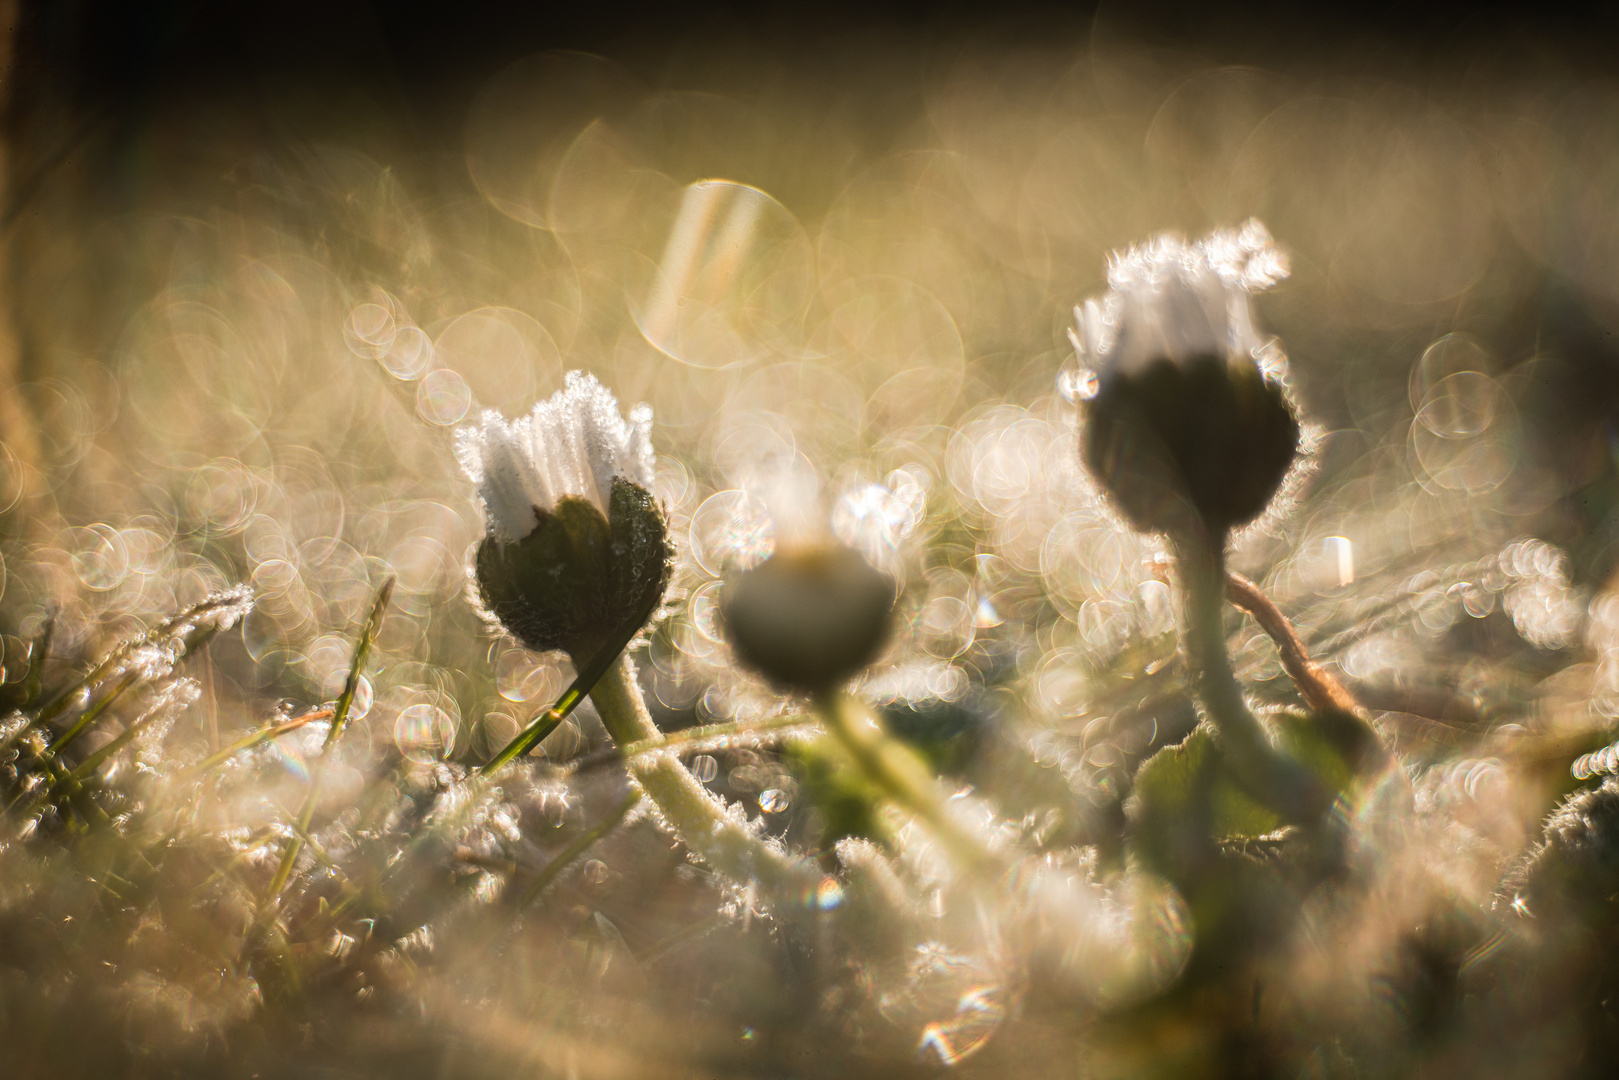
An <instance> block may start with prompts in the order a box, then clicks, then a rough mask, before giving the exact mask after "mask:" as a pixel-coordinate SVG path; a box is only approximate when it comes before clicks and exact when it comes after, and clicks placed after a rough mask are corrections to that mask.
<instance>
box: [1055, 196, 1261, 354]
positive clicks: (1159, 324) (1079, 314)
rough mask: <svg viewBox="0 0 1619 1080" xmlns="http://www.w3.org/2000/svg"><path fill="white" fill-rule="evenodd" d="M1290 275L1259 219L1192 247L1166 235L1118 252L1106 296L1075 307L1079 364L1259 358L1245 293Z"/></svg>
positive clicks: (1074, 332)
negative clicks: (1213, 357)
mask: <svg viewBox="0 0 1619 1080" xmlns="http://www.w3.org/2000/svg"><path fill="white" fill-rule="evenodd" d="M1287 272H1288V271H1287V259H1286V256H1284V255H1283V254H1282V253H1281V252H1280V251H1279V250H1277V248H1276V246H1275V244H1274V243H1272V241H1271V238H1270V233H1269V232H1267V231H1266V229H1265V226H1264V225H1262V224H1260V223H1259V222H1258V221H1256V220H1249V221H1248V222H1247V223H1245V224H1244V225H1243V226H1242V228H1240V229H1238V230H1235V231H1232V230H1228V229H1222V230H1217V231H1215V232H1213V233H1211V234H1210V235H1209V236H1207V237H1205V238H1204V239H1203V240H1201V241H1199V242H1197V243H1195V244H1188V243H1187V242H1186V241H1185V240H1183V239H1181V238H1180V237H1179V236H1176V235H1175V234H1173V233H1163V234H1161V235H1159V236H1156V237H1154V238H1153V239H1151V240H1149V241H1147V242H1146V243H1145V244H1140V245H1137V246H1135V247H1131V248H1127V249H1125V250H1123V251H1120V252H1115V253H1114V255H1113V257H1112V259H1111V261H1110V263H1109V266H1108V275H1107V277H1108V286H1109V288H1108V292H1107V294H1106V295H1105V296H1103V297H1102V299H1101V300H1100V301H1097V300H1087V301H1086V302H1085V303H1084V304H1082V305H1080V306H1078V307H1075V308H1074V319H1075V323H1076V325H1075V328H1074V329H1073V330H1070V331H1069V334H1068V336H1069V339H1070V340H1071V341H1072V342H1073V344H1074V349H1075V351H1076V352H1077V353H1078V354H1079V358H1080V361H1081V362H1082V363H1085V364H1088V365H1093V366H1098V367H1104V366H1105V367H1109V368H1113V369H1116V370H1119V371H1123V372H1134V371H1137V370H1139V369H1141V368H1143V367H1145V366H1146V365H1147V364H1150V363H1151V362H1153V361H1154V360H1158V359H1161V358H1164V357H1167V358H1169V359H1171V360H1174V361H1176V362H1178V363H1179V362H1184V361H1187V360H1191V359H1193V358H1195V357H1200V356H1208V355H1211V354H1213V355H1216V356H1227V357H1233V356H1255V355H1256V354H1257V353H1258V351H1259V350H1260V349H1261V348H1262V346H1263V345H1264V341H1263V339H1261V337H1260V336H1259V334H1258V332H1257V331H1256V330H1255V328H1254V323H1253V312H1252V309H1251V308H1250V306H1249V303H1248V294H1249V293H1253V292H1259V291H1261V290H1263V289H1267V288H1269V287H1270V286H1271V285H1274V284H1275V283H1276V282H1278V281H1280V280H1281V279H1282V278H1284V277H1286V276H1287Z"/></svg>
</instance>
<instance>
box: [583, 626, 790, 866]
mask: <svg viewBox="0 0 1619 1080" xmlns="http://www.w3.org/2000/svg"><path fill="white" fill-rule="evenodd" d="M590 700H591V701H592V702H594V703H595V705H596V712H597V714H598V715H600V716H601V721H602V726H603V727H605V728H606V729H607V733H608V734H609V735H611V736H612V737H613V741H614V742H616V743H618V745H619V746H631V745H633V744H635V743H644V742H648V741H650V740H653V739H657V738H660V737H661V735H660V732H659V731H658V728H657V725H656V724H654V723H653V722H652V715H651V714H650V713H649V712H647V707H646V702H645V701H643V700H642V698H641V689H640V687H639V686H637V685H636V682H635V665H634V663H633V661H631V660H630V658H629V657H628V656H620V657H619V658H618V660H617V661H615V662H614V663H613V664H612V665H611V666H610V667H609V668H608V669H607V670H606V672H604V673H603V675H602V677H601V679H600V680H599V681H598V682H597V683H596V685H595V687H594V688H593V689H592V690H591V691H590ZM628 764H629V770H630V776H631V777H633V778H634V780H635V782H636V783H637V784H638V785H640V787H641V790H642V791H644V792H646V794H647V797H648V798H650V799H651V800H652V801H653V803H654V804H656V805H657V807H658V810H659V811H660V812H662V814H663V817H664V820H665V821H667V822H668V823H669V825H670V826H671V827H673V829H674V831H675V832H676V833H677V834H678V835H679V836H680V839H681V840H682V841H684V842H685V844H686V846H687V847H688V848H690V849H691V850H692V851H693V852H694V853H696V855H697V856H698V858H700V859H702V860H703V861H704V862H706V863H707V864H708V865H709V866H711V867H713V868H714V869H715V870H717V871H719V872H720V873H722V874H724V875H725V876H727V877H729V878H731V879H732V880H734V881H737V882H742V883H746V882H750V881H758V882H759V883H760V884H761V885H763V886H764V887H765V888H766V889H768V890H770V891H772V892H775V893H777V894H778V895H780V894H783V893H787V892H796V891H800V890H803V889H806V888H810V887H813V886H814V885H816V884H818V883H819V882H820V879H821V875H820V874H819V873H817V872H815V871H814V870H812V869H811V868H810V867H808V866H806V865H805V864H803V863H802V862H799V861H798V860H796V859H793V858H790V857H789V856H787V855H786V854H784V853H783V852H781V851H779V850H777V849H776V848H774V847H771V846H770V845H769V844H767V843H765V841H764V840H762V839H761V838H760V837H759V836H758V835H757V834H755V833H754V832H753V831H752V830H750V829H749V828H748V827H747V824H746V823H745V822H743V821H739V820H738V819H736V818H733V817H732V816H731V815H730V814H728V813H726V811H725V808H724V807H723V806H721V805H720V803H719V802H718V801H717V800H716V799H715V798H714V796H713V795H711V794H710V793H709V791H708V789H707V788H705V787H703V785H702V784H701V783H699V782H698V780H697V778H696V777H694V776H692V774H691V773H690V772H689V771H688V770H687V769H686V766H684V765H682V764H681V762H680V759H679V758H678V757H677V756H675V754H674V753H673V752H672V751H665V752H663V753H650V754H645V755H639V756H637V757H634V758H632V759H631V760H630V761H629V763H628Z"/></svg>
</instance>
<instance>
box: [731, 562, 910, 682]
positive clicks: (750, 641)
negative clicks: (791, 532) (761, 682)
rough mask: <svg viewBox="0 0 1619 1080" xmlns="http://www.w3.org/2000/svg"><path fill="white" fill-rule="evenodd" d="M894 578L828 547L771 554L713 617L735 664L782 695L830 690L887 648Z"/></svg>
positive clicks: (741, 578) (743, 577) (741, 577)
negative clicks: (733, 653) (756, 674)
mask: <svg viewBox="0 0 1619 1080" xmlns="http://www.w3.org/2000/svg"><path fill="white" fill-rule="evenodd" d="M893 608H894V579H893V578H891V577H889V576H888V575H887V574H885V573H883V572H882V571H881V570H878V569H876V568H875V567H873V566H872V565H871V564H870V563H868V562H867V561H866V560H865V559H864V558H862V557H861V555H860V553H859V552H858V551H855V550H854V549H852V548H847V547H842V546H835V545H818V546H814V547H804V548H792V549H787V550H782V551H777V552H776V554H775V555H773V556H771V557H770V558H769V559H766V560H765V561H764V562H762V563H760V564H759V565H758V566H756V567H754V568H753V569H752V570H748V571H745V572H743V573H741V574H738V575H737V576H736V578H735V579H734V580H732V581H731V583H730V584H729V585H728V586H727V588H726V590H725V595H724V597H723V599H722V600H721V601H720V616H721V618H722V619H723V621H724V625H725V631H726V633H727V635H729V637H730V639H731V644H732V646H733V647H734V648H735V649H736V655H737V658H738V659H739V660H741V661H742V663H744V664H746V665H747V666H748V667H751V668H753V669H755V670H757V671H758V672H759V673H760V674H762V675H764V677H765V678H767V679H769V680H770V681H771V682H772V683H774V684H776V685H777V686H779V687H782V688H783V689H788V690H799V691H805V692H808V693H822V692H825V691H828V690H834V689H836V688H837V687H838V686H840V685H841V684H843V683H845V682H847V681H848V680H849V679H851V678H853V677H854V676H855V675H856V674H858V673H859V672H860V671H861V670H862V669H863V668H865V667H866V666H868V665H869V664H870V663H871V662H872V661H873V660H875V659H877V655H878V654H879V653H880V652H882V649H883V646H884V645H885V644H886V643H887V641H888V634H889V628H890V616H891V614H892V612H893Z"/></svg>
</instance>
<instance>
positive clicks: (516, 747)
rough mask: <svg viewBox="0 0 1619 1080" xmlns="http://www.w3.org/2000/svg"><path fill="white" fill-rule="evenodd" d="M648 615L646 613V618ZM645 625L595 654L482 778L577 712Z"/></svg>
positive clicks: (487, 766)
mask: <svg viewBox="0 0 1619 1080" xmlns="http://www.w3.org/2000/svg"><path fill="white" fill-rule="evenodd" d="M650 614H651V613H650V612H648V615H650ZM645 622H646V620H645V619H642V620H640V621H639V622H635V623H634V629H632V630H631V631H630V632H629V633H628V634H626V635H624V637H623V638H622V639H621V640H619V641H617V642H613V643H609V644H608V646H607V647H606V648H604V649H602V650H601V651H600V652H599V653H597V654H596V658H595V659H594V660H592V661H591V662H590V663H589V664H587V665H585V668H584V670H582V671H580V672H579V673H578V675H577V677H576V678H575V679H574V680H573V683H572V684H571V685H570V686H569V687H568V688H567V689H566V690H564V691H563V692H562V696H561V697H559V698H557V703H556V704H555V705H553V706H551V707H550V708H549V709H547V710H546V711H545V713H544V714H543V715H541V717H540V718H539V719H538V720H536V721H534V722H533V723H532V724H530V725H529V726H528V727H526V728H524V729H523V730H522V731H520V732H518V733H517V737H516V738H515V739H513V740H512V741H511V742H509V743H507V744H506V748H505V749H504V750H502V751H501V752H500V753H498V754H496V755H495V756H494V757H492V758H490V759H489V761H488V763H487V764H485V765H484V767H483V768H481V769H479V770H478V771H479V772H480V773H483V774H484V775H492V774H494V773H495V772H497V771H499V770H500V769H501V768H502V767H503V766H504V765H505V764H506V763H507V762H509V761H511V760H512V759H513V758H517V757H521V756H522V755H524V754H526V753H528V752H529V751H530V750H533V749H534V748H535V747H536V746H538V745H540V743H541V742H542V741H543V740H544V739H545V737H546V736H547V735H549V734H551V732H553V731H555V730H556V729H557V725H558V724H560V723H562V721H564V720H566V719H567V718H568V714H569V713H571V712H573V710H574V709H576V708H578V707H579V704H580V702H582V701H584V700H585V698H586V697H587V696H588V695H589V694H590V692H591V691H592V690H594V689H595V687H596V684H597V683H598V682H600V681H601V677H602V676H603V675H605V674H607V669H608V668H610V667H612V666H613V661H615V660H617V659H618V655H619V653H621V652H623V651H624V648H625V646H627V645H628V644H629V643H630V641H631V639H633V638H634V637H635V635H636V634H638V633H640V632H641V627H642V626H643V625H645Z"/></svg>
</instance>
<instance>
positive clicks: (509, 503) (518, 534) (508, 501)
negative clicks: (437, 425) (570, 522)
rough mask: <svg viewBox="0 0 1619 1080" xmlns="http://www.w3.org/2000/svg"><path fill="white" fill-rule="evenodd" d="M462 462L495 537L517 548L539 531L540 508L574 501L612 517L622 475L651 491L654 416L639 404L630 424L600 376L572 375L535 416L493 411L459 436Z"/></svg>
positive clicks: (649, 410) (575, 372)
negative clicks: (615, 488)
mask: <svg viewBox="0 0 1619 1080" xmlns="http://www.w3.org/2000/svg"><path fill="white" fill-rule="evenodd" d="M456 456H457V458H459V459H460V462H461V467H462V468H463V469H464V470H465V471H466V474H467V476H468V477H470V478H471V479H472V481H473V482H474V483H475V484H477V485H478V498H479V500H480V501H481V502H482V503H483V506H484V515H485V520H486V522H487V527H488V531H489V535H490V536H492V537H494V538H495V539H496V540H498V541H500V542H502V543H512V542H514V541H517V540H521V539H522V538H523V537H525V536H527V535H528V534H529V533H530V532H532V531H533V530H534V527H535V525H536V523H537V520H538V519H537V518H536V516H535V511H536V510H538V511H542V512H543V511H549V510H550V509H552V508H553V507H554V506H556V504H557V502H558V501H559V500H561V499H563V498H565V497H567V496H577V497H579V498H583V499H588V500H590V502H592V503H593V504H595V506H596V508H597V509H599V510H600V511H601V512H602V513H603V515H605V514H606V513H607V510H608V500H609V498H610V497H611V494H612V489H613V478H614V477H615V476H622V477H624V478H625V479H627V480H631V481H633V482H635V483H637V484H640V485H641V486H642V487H645V488H649V489H650V488H651V486H652V476H653V460H654V459H653V454H652V410H651V409H650V408H649V407H648V406H646V405H637V406H635V407H634V408H633V409H631V410H630V415H629V419H628V420H625V419H624V418H623V417H622V416H621V415H620V413H619V411H618V399H616V398H615V397H613V394H612V392H611V391H609V390H608V389H607V388H606V387H604V386H603V385H602V384H601V383H600V382H598V381H597V380H596V378H595V376H593V375H589V374H586V373H585V372H582V371H572V372H569V373H568V376H567V380H566V382H565V384H564V386H563V388H562V389H561V390H559V391H557V392H556V393H555V394H553V395H551V397H550V398H548V399H546V400H545V401H542V402H540V403H539V404H537V405H535V406H534V411H533V412H531V413H530V414H529V415H528V416H525V417H520V418H519V419H517V420H511V421H508V420H506V419H505V418H503V417H502V416H501V415H500V414H499V413H496V412H492V411H491V412H486V413H484V414H483V416H482V417H481V418H480V423H479V424H478V425H477V426H476V427H466V428H462V429H460V430H459V431H457V432H456Z"/></svg>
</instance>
